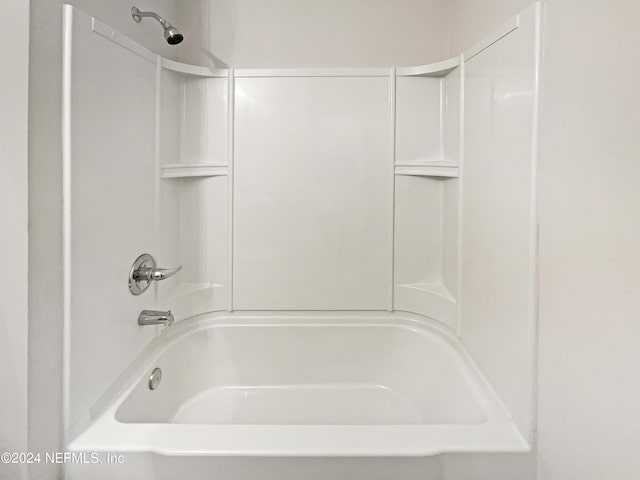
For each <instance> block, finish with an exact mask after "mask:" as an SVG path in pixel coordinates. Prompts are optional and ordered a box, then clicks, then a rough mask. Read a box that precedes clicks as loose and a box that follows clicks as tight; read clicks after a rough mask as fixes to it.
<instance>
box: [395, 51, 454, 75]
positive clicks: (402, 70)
mask: <svg viewBox="0 0 640 480" xmlns="http://www.w3.org/2000/svg"><path fill="white" fill-rule="evenodd" d="M459 66H460V57H459V56H457V57H453V58H450V59H448V60H443V61H442V62H438V63H431V64H429V65H418V66H415V67H399V68H396V76H398V77H444V76H446V75H447V74H448V73H449V72H451V71H452V70H453V69H454V68H457V67H459Z"/></svg>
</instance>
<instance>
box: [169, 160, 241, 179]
mask: <svg viewBox="0 0 640 480" xmlns="http://www.w3.org/2000/svg"><path fill="white" fill-rule="evenodd" d="M228 172H229V169H228V167H227V166H226V165H217V164H212V163H190V164H187V163H175V164H172V165H164V166H163V167H162V174H161V177H162V178H189V177H220V176H225V175H227V174H228Z"/></svg>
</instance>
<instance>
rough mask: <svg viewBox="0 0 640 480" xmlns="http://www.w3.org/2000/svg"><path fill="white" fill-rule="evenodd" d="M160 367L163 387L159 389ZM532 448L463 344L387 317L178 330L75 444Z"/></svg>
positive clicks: (208, 451)
mask: <svg viewBox="0 0 640 480" xmlns="http://www.w3.org/2000/svg"><path fill="white" fill-rule="evenodd" d="M114 354H117V352H114ZM156 367H159V368H160V369H162V373H163V377H162V381H161V383H160V385H159V386H158V388H157V389H155V390H150V389H149V387H148V378H149V374H150V373H151V372H152V370H153V369H154V368H156ZM528 449H529V445H528V444H527V443H526V442H525V441H524V439H523V438H522V436H521V435H520V434H519V433H518V431H517V429H516V428H515V427H514V425H513V424H512V422H511V420H510V418H509V415H508V412H506V410H505V409H504V407H503V406H502V404H501V402H500V401H499V399H498V398H497V397H496V396H495V394H494V393H493V391H492V390H491V388H490V387H489V386H488V384H487V383H486V381H485V380H484V379H483V378H482V376H481V375H480V374H479V372H478V370H477V369H476V368H475V366H474V365H473V363H472V362H471V361H470V360H469V357H468V356H467V354H466V353H465V351H464V349H463V348H462V347H461V345H460V344H459V343H458V341H457V340H456V339H455V337H454V336H452V335H449V334H448V333H447V330H446V329H444V328H443V327H439V326H438V324H437V323H435V322H430V321H427V320H424V319H422V320H421V319H419V318H418V317H414V316H411V315H408V314H406V315H402V314H379V313H372V314H368V315H364V314H357V315H354V314H324V315H310V314H306V315H293V314H283V315H277V316H275V315H273V314H270V315H255V316H246V315H244V316H239V315H208V316H201V317H198V318H194V319H190V320H187V321H184V322H180V323H179V324H176V325H174V326H173V327H171V328H169V329H167V330H166V331H165V332H164V333H163V334H162V335H161V336H159V337H158V338H157V339H156V340H155V341H154V342H153V343H152V344H151V345H150V346H149V347H148V348H147V350H146V351H145V352H144V353H143V355H141V357H140V358H138V359H137V360H136V362H134V364H133V365H132V366H131V367H130V368H129V369H128V370H127V372H125V373H124V374H123V375H122V376H121V378H120V379H119V380H118V381H117V382H116V384H115V385H114V386H112V388H111V389H110V390H109V391H108V392H107V393H106V394H105V396H104V397H103V398H102V399H101V400H100V402H98V404H97V405H96V406H95V407H94V409H93V411H92V420H91V423H90V424H89V425H88V427H87V428H86V429H84V431H82V432H81V433H80V434H79V435H77V436H76V437H75V438H74V440H73V441H71V442H70V444H69V450H71V451H77V452H83V451H84V452H89V451H90V452H95V451H109V452H116V451H117V452H125V453H126V452H146V453H154V454H161V455H169V456H189V457H193V456H206V457H221V456H222V457H229V456H241V457H274V456H275V457H416V456H431V455H436V454H439V453H443V452H523V451H527V450H528Z"/></svg>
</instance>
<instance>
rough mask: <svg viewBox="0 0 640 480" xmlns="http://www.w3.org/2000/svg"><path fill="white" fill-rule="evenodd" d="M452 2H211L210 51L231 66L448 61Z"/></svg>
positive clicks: (296, 0) (406, 0) (406, 63)
mask: <svg viewBox="0 0 640 480" xmlns="http://www.w3.org/2000/svg"><path fill="white" fill-rule="evenodd" d="M446 5H447V1H446V0H394V1H389V0H322V1H317V2H316V1H313V2H310V1H299V0H269V1H265V0H211V7H210V8H211V11H210V16H211V27H210V28H211V31H210V39H211V40H210V46H209V49H210V50H211V52H212V53H213V54H215V55H216V56H217V57H219V58H220V59H222V60H223V61H225V62H226V63H228V64H229V65H231V66H233V67H303V66H336V67H341V66H350V67H354V66H363V67H365V66H377V67H380V66H382V67H385V66H402V65H415V64H424V63H430V62H434V61H438V60H442V59H443V58H444V57H445V55H446V53H447V52H446V29H447V16H446Z"/></svg>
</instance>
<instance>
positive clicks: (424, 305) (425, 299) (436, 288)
mask: <svg viewBox="0 0 640 480" xmlns="http://www.w3.org/2000/svg"><path fill="white" fill-rule="evenodd" d="M394 299H395V308H396V309H398V310H406V311H409V312H414V313H418V314H421V315H425V316H427V317H430V318H433V319H435V320H439V321H440V322H442V323H444V324H445V325H449V326H450V327H452V328H453V327H454V326H455V323H456V299H455V298H454V297H453V295H452V294H451V292H450V291H449V290H448V289H447V287H446V286H444V285H443V284H442V283H407V284H402V285H396V287H395V291H394Z"/></svg>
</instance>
